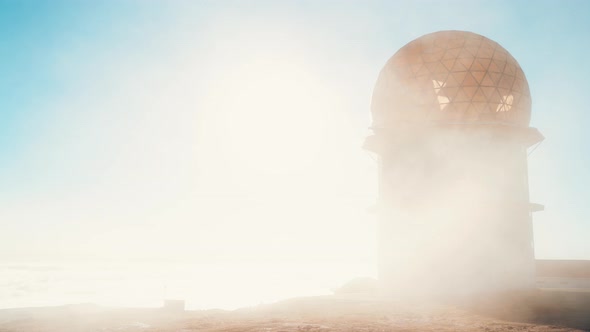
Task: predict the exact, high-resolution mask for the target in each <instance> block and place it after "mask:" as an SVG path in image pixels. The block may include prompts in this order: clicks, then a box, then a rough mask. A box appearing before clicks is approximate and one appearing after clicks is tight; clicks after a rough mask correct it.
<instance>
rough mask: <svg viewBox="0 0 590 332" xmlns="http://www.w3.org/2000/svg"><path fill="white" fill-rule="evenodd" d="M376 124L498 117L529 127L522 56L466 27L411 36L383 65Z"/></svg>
mask: <svg viewBox="0 0 590 332" xmlns="http://www.w3.org/2000/svg"><path fill="white" fill-rule="evenodd" d="M371 111H372V113H373V126H374V127H379V128H390V127H395V126H397V125H399V124H400V123H403V122H413V123H416V122H418V123H420V122H421V123H426V122H428V123H432V122H434V123H465V124H476V123H486V124H489V123H495V124H508V125H517V126H523V127H526V126H528V124H529V121H530V112H531V102H530V93H529V87H528V83H527V81H526V78H525V75H524V73H523V71H522V69H521V68H520V65H519V64H518V62H517V61H516V60H515V59H514V57H512V56H511V55H510V53H508V51H506V50H505V49H504V48H503V47H502V46H500V45H499V44H498V43H496V42H494V41H492V40H490V39H488V38H486V37H483V36H481V35H478V34H475V33H471V32H466V31H439V32H435V33H431V34H428V35H425V36H422V37H420V38H418V39H415V40H413V41H411V42H410V43H408V44H406V45H405V46H404V47H402V48H401V49H400V50H399V51H398V52H396V53H395V54H394V55H393V57H391V58H390V59H389V61H388V62H387V63H386V65H385V67H384V68H383V69H382V70H381V72H380V74H379V78H378V80H377V84H376V86H375V89H374V92H373V100H372V105H371Z"/></svg>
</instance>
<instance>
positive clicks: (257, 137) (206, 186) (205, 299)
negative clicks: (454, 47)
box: [0, 1, 590, 308]
mask: <svg viewBox="0 0 590 332" xmlns="http://www.w3.org/2000/svg"><path fill="white" fill-rule="evenodd" d="M589 12H590V7H589V4H588V3H586V2H583V1H578V2H576V1H569V2H558V1H554V2H538V3H535V5H534V6H531V4H530V2H525V1H522V2H513V1H496V2H476V1H470V2H456V3H451V4H442V3H438V2H434V1H432V2H428V1H427V2H413V3H412V4H401V3H393V2H390V1H384V2H364V1H358V2H314V1H309V2H305V1H287V2H274V1H268V2H261V1H258V2H233V1H210V2H205V1H202V2H189V1H176V2H171V1H150V2H143V1H107V2H98V3H94V2H93V3H91V2H76V1H71V2H68V1H51V2H50V1H38V2H10V1H4V2H0V202H1V203H0V225H1V231H0V308H7V307H25V306H40V305H57V304H66V303H80V302H95V303H99V304H106V305H119V306H156V305H159V304H160V303H161V301H162V300H163V299H165V298H179V299H185V300H186V301H187V305H188V307H189V308H212V307H220V308H236V307H239V306H247V305H256V304H258V303H261V302H270V301H275V300H279V299H282V298H287V297H292V296H303V295H315V294H328V293H329V292H330V289H331V288H335V287H338V286H340V285H341V284H342V283H344V282H346V281H348V280H350V279H352V278H354V277H358V276H373V277H376V271H377V253H376V250H377V243H376V242H377V234H376V232H377V226H376V221H375V217H374V215H372V214H371V213H370V212H369V211H370V210H371V209H370V208H371V206H373V205H374V204H375V201H376V195H377V181H376V180H377V165H376V163H375V160H374V159H372V156H371V155H370V154H369V153H368V152H365V151H363V150H362V149H361V146H362V142H363V139H364V137H366V136H367V135H368V134H369V131H368V127H369V126H370V123H371V119H370V112H369V105H370V98H371V93H372V89H373V86H374V83H375V81H376V79H377V75H378V73H379V70H380V69H381V68H382V66H383V65H384V63H385V62H386V60H387V59H388V58H389V57H390V56H391V55H393V53H394V52H395V51H396V50H397V49H399V48H400V47H402V46H403V45H404V44H405V43H407V42H409V41H411V40H413V39H415V38H417V37H419V36H421V35H423V34H426V33H430V32H433V31H438V30H449V29H452V30H467V31H474V32H476V33H479V34H482V35H485V36H487V37H489V38H491V39H493V40H495V41H497V42H498V43H500V44H501V45H503V46H504V47H505V48H506V49H508V50H509V51H510V53H511V54H512V55H513V56H514V57H515V58H516V59H517V60H518V62H519V63H520V65H521V67H522V68H523V70H524V72H525V74H526V75H527V79H528V82H529V86H530V90H531V96H532V101H533V108H532V121H531V126H533V127H536V128H539V129H540V130H541V131H542V132H543V134H544V135H545V136H546V140H545V142H544V143H543V144H542V145H541V146H540V147H539V148H538V149H536V150H535V151H534V152H533V153H532V154H531V156H530V157H529V177H530V191H531V201H533V202H538V203H542V204H544V205H545V206H546V211H544V212H540V213H537V214H535V217H534V231H535V249H536V256H537V258H557V259H590V245H589V244H588V241H587V235H588V234H589V233H590V224H589V223H588V222H587V221H588V220H590V210H588V203H587V197H588V195H589V194H590V192H589V189H588V188H590V176H589V175H588V172H587V170H588V169H590V158H589V157H588V156H589V155H590V153H589V152H590V151H589V149H590V147H589V146H588V145H587V142H588V140H589V139H590V137H589V136H588V134H587V130H586V129H585V123H588V122H590V115H588V114H590V113H588V112H587V103H586V102H584V100H586V98H587V96H586V92H587V91H586V90H587V89H586V87H587V86H588V83H587V82H588V77H590V66H589V65H588V62H587V61H586V60H585V56H586V54H588V52H589V51H590V49H588V46H587V45H586V44H584V41H586V40H587V36H586V32H587V31H590V22H589V21H588V20H587V19H586V17H587V14H588V13H589Z"/></svg>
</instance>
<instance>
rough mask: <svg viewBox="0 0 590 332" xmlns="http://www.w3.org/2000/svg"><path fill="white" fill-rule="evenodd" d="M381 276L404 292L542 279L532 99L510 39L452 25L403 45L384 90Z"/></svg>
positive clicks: (379, 135) (379, 122)
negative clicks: (537, 272)
mask: <svg viewBox="0 0 590 332" xmlns="http://www.w3.org/2000/svg"><path fill="white" fill-rule="evenodd" d="M371 111H372V115H373V125H372V130H373V133H374V134H373V135H372V136H370V137H368V138H367V140H366V142H365V148H366V149H368V150H370V151H372V152H375V153H376V154H377V155H378V157H379V202H378V207H379V209H378V211H379V212H378V213H379V219H380V231H379V236H380V238H379V255H380V266H379V279H380V281H381V284H382V285H383V287H385V288H386V289H389V290H391V291H394V292H397V293H412V294H416V293H428V294H450V295H453V294H470V293H477V292H487V291H503V290H512V289H519V290H521V289H529V288H533V287H534V248H533V233H532V232H533V230H532V216H531V214H532V212H533V211H534V210H535V209H536V207H538V205H534V204H531V203H530V202H529V192H528V174H527V168H528V167H527V149H528V148H529V147H530V146H532V145H534V144H536V143H538V142H540V141H541V140H542V139H543V136H542V135H541V134H540V133H539V132H538V131H537V130H536V129H534V128H530V127H529V121H530V114H531V99H530V92H529V89H528V84H527V81H526V78H525V75H524V73H523V71H522V69H521V68H520V66H519V64H518V62H517V61H516V60H515V59H514V58H513V57H512V56H511V55H510V54H509V53H508V52H507V51H506V50H505V49H504V48H503V47H502V46H500V45H499V44H497V43H496V42H494V41H491V40H489V39H487V38H485V37H483V36H480V35H477V34H474V33H470V32H464V31H441V32H436V33H432V34H428V35H425V36H422V37H420V38H418V39H416V40H414V41H412V42H410V43H408V44H407V45H405V46H404V47H402V48H401V49H400V50H399V51H398V52H397V53H396V54H395V55H394V56H393V57H392V58H391V59H389V61H388V62H387V63H386V65H385V67H384V68H383V69H382V70H381V73H380V74H379V78H378V80H377V84H376V86H375V89H374V93H373V100H372V106H371Z"/></svg>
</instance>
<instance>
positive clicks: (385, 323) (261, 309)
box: [0, 294, 590, 332]
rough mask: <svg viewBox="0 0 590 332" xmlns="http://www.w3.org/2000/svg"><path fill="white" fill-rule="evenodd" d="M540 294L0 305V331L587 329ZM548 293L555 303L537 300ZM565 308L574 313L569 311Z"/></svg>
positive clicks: (564, 304) (582, 317) (585, 319)
mask: <svg viewBox="0 0 590 332" xmlns="http://www.w3.org/2000/svg"><path fill="white" fill-rule="evenodd" d="M545 296H546V297H547V298H544V299H541V300H540V299H539V298H538V297H536V298H535V301H536V303H535V306H534V307H533V308H532V309H531V307H530V305H526V303H525V302H526V301H525V302H522V301H521V302H515V301H511V304H510V305H508V304H505V303H503V304H501V305H498V303H497V302H494V303H489V301H488V302H485V301H484V302H479V303H469V304H465V303H463V304H461V305H451V304H428V305H426V304H423V302H422V303H421V304H420V303H417V302H416V303H410V302H408V301H397V302H396V301H391V300H387V301H385V300H382V299H381V300H379V299H376V298H359V297H354V296H325V297H311V298H298V299H291V300H287V301H282V302H278V303H275V304H270V305H261V306H258V307H252V308H244V309H239V310H235V311H223V310H206V311H177V312H172V311H166V310H164V309H113V308H104V307H99V306H94V305H73V306H63V307H53V308H28V309H8V310H0V332H16V331H19V332H20V331H22V332H33V331H47V332H54V331H56V332H57V331H60V332H62V331H63V332H66V331H67V332H75V331H81V332H82V331H84V332H85V331H89V332H90V331H92V332H94V331H96V332H99V331H100V332H114V331H117V332H119V331H121V332H126V331H146V332H148V331H150V332H151V331H161V332H164V331H165V332H168V331H170V332H172V331H174V332H189V331H206V332H210V331H211V332H212V331H236V332H237V331H246V332H249V331H252V332H254V331H265V332H272V331H277V332H278V331H283V332H290V331H307V332H312V331H325V332H328V331H339V332H340V331H366V332H369V331H407V332H410V331H486V332H493V331H536V332H541V331H552V332H557V331H583V330H590V314H589V313H590V311H588V310H590V306H588V307H586V304H590V302H588V303H586V302H580V301H579V300H578V301H577V302H576V301H572V300H571V298H568V297H567V296H568V295H567V294H566V295H565V297H563V296H562V297H561V298H560V297H559V296H557V295H556V294H549V295H546V294H545ZM556 296H557V297H556ZM556 299H558V300H559V301H561V304H559V305H554V304H551V305H548V304H547V303H549V302H547V303H546V302H543V301H542V300H544V301H555V300H556ZM584 299H586V298H584ZM568 301H569V302H568ZM568 305H569V306H573V307H568ZM580 305H583V307H580ZM572 308H573V309H576V308H577V309H580V310H582V311H580V310H578V311H577V312H574V315H573V316H572V312H573V311H575V310H573V311H572ZM587 309H588V310H587ZM568 314H569V315H570V316H568ZM587 314H588V315H587ZM564 317H565V318H564ZM567 317H569V318H567ZM585 324H588V325H585Z"/></svg>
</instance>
